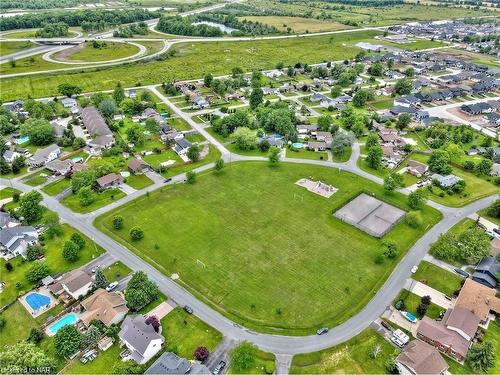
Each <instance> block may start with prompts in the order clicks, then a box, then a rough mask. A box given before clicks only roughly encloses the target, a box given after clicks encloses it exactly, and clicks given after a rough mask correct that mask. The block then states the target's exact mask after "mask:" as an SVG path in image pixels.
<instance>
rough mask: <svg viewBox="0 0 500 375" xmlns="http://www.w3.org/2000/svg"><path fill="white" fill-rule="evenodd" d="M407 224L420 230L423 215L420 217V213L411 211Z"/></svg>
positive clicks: (408, 214)
mask: <svg viewBox="0 0 500 375" xmlns="http://www.w3.org/2000/svg"><path fill="white" fill-rule="evenodd" d="M405 220H406V224H408V226H410V227H412V228H420V226H421V225H422V224H423V222H424V221H423V219H422V215H420V212H417V211H410V212H408V213H407V214H406V218H405Z"/></svg>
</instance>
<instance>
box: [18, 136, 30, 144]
mask: <svg viewBox="0 0 500 375" xmlns="http://www.w3.org/2000/svg"><path fill="white" fill-rule="evenodd" d="M29 140H30V137H29V136H27V135H23V136H22V137H20V138H18V139H16V144H17V145H22V144H23V143H26V142H28V141H29Z"/></svg>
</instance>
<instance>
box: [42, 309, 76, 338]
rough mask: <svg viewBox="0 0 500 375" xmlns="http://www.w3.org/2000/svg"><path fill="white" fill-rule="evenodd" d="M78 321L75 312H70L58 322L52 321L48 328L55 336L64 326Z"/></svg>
mask: <svg viewBox="0 0 500 375" xmlns="http://www.w3.org/2000/svg"><path fill="white" fill-rule="evenodd" d="M77 321H78V317H77V316H76V314H75V313H69V314H66V315H64V316H63V317H62V318H60V319H59V320H57V321H56V322H54V323H52V324H51V325H50V326H49V327H48V330H49V332H50V335H51V336H53V335H55V334H56V333H57V331H59V330H60V329H61V328H62V327H64V326H67V325H70V324H75V323H76V322H77Z"/></svg>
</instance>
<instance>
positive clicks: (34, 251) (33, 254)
mask: <svg viewBox="0 0 500 375" xmlns="http://www.w3.org/2000/svg"><path fill="white" fill-rule="evenodd" d="M43 254H44V253H43V247H42V246H40V245H39V244H34V245H28V247H27V248H26V259H27V260H28V261H29V262H32V261H34V260H37V259H40V258H41V257H43Z"/></svg>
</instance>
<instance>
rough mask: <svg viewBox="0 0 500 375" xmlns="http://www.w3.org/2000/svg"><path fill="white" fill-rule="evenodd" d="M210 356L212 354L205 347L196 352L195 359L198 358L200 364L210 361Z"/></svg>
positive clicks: (200, 347)
mask: <svg viewBox="0 0 500 375" xmlns="http://www.w3.org/2000/svg"><path fill="white" fill-rule="evenodd" d="M209 355H210V352H209V351H208V349H207V348H206V347H204V346H199V347H197V348H196V350H195V351H194V357H195V358H196V360H198V361H200V362H204V361H206V360H207V359H208V356H209Z"/></svg>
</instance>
